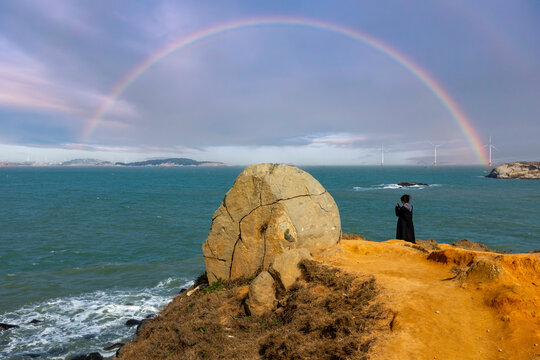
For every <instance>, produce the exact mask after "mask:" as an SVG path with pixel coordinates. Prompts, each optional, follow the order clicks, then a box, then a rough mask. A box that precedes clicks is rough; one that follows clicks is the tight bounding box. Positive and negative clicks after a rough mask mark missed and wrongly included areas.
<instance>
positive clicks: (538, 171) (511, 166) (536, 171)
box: [486, 161, 540, 180]
mask: <svg viewBox="0 0 540 360" xmlns="http://www.w3.org/2000/svg"><path fill="white" fill-rule="evenodd" d="M486 177H491V178H497V179H527V180H538V179H540V162H538V161H516V162H511V163H506V164H503V165H500V166H497V167H496V168H494V169H493V170H491V172H490V173H489V174H488V175H486Z"/></svg>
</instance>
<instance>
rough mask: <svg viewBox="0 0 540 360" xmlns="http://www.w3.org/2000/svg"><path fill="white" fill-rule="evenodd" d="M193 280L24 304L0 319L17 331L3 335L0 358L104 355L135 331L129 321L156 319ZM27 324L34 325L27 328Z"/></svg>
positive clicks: (13, 330)
mask: <svg viewBox="0 0 540 360" xmlns="http://www.w3.org/2000/svg"><path fill="white" fill-rule="evenodd" d="M192 284H193V281H186V280H185V279H177V278H168V279H166V280H163V281H161V282H160V283H158V284H157V285H156V286H154V287H152V288H143V289H132V290H129V291H120V290H112V291H94V292H90V293H85V294H81V295H77V296H70V297H64V298H57V299H50V300H46V301H42V302H39V303H35V304H30V305H25V306H23V307H21V308H19V309H17V310H15V311H12V312H8V313H5V314H1V315H0V321H1V322H4V323H9V324H16V325H19V326H20V328H17V329H11V330H9V331H4V332H2V334H1V336H0V345H1V346H0V358H2V359H20V358H27V357H28V356H30V355H31V354H34V355H38V354H39V355H40V357H41V358H47V359H65V358H66V357H67V358H69V357H72V356H75V355H78V354H83V353H90V352H94V351H98V352H100V353H101V354H102V355H104V356H112V355H114V353H115V351H116V350H112V351H109V352H106V351H104V350H103V348H104V347H105V346H107V345H110V344H113V343H116V342H125V341H127V340H129V339H130V338H131V337H132V336H133V334H134V332H135V329H134V328H129V327H127V326H125V322H126V321H127V320H128V319H143V318H145V317H147V316H149V315H152V314H156V313H157V312H158V311H159V310H160V309H161V308H162V307H164V306H165V305H166V304H168V303H169V302H170V300H171V298H172V297H173V296H174V295H175V294H176V293H178V291H179V289H180V287H189V286H191V285H192ZM32 320H38V321H39V323H36V324H30V322H31V321H32Z"/></svg>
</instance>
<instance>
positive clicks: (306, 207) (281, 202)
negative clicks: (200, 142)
mask: <svg viewBox="0 0 540 360" xmlns="http://www.w3.org/2000/svg"><path fill="white" fill-rule="evenodd" d="M340 237H341V222H340V217H339V210H338V208H337V205H336V203H335V201H334V199H333V198H332V196H331V195H330V194H329V193H328V192H327V191H326V190H325V189H324V188H323V187H322V185H321V184H320V183H319V182H318V181H317V180H315V179H314V178H313V177H312V176H311V175H310V174H308V173H307V172H305V171H303V170H300V169H298V168H296V167H293V166H288V165H281V164H259V165H253V166H250V167H248V168H246V169H245V170H244V171H243V172H242V173H241V174H240V175H239V176H238V178H237V179H236V181H235V183H234V185H233V187H232V188H231V189H230V190H229V191H228V192H227V194H226V195H225V199H224V200H223V202H222V204H221V205H220V207H219V208H218V209H217V210H216V212H215V213H214V216H213V217H212V226H211V228H210V233H209V235H208V238H207V239H206V243H205V244H203V255H204V259H205V265H206V272H207V275H208V280H209V282H210V283H212V282H214V281H216V280H217V279H219V278H221V279H224V280H227V279H236V278H241V277H245V278H249V277H251V276H253V275H255V274H257V273H258V272H260V271H262V270H267V269H268V267H269V266H270V263H271V262H272V261H273V260H274V258H275V257H276V256H277V255H279V254H281V253H283V252H284V251H286V250H290V249H297V248H305V249H308V250H309V251H311V252H318V251H320V250H324V249H327V248H328V247H330V246H332V245H334V244H336V243H337V242H338V241H339V240H340Z"/></svg>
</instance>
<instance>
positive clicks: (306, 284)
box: [117, 164, 540, 360]
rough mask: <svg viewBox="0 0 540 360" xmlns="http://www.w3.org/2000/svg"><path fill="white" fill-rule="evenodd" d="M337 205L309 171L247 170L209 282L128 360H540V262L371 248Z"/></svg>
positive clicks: (395, 244) (214, 252)
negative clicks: (342, 220) (346, 225)
mask: <svg viewBox="0 0 540 360" xmlns="http://www.w3.org/2000/svg"><path fill="white" fill-rule="evenodd" d="M323 195H324V196H323ZM321 196H323V197H322V198H321ZM334 205H335V203H334V202H333V199H332V198H331V196H330V195H329V194H328V193H327V192H326V190H324V189H323V188H322V186H320V184H319V183H318V182H317V181H316V180H315V179H313V178H312V177H311V176H310V175H309V174H307V173H304V172H303V171H301V170H298V169H295V168H291V167H285V166H283V165H270V164H264V165H258V166H256V167H251V168H248V169H246V171H244V173H242V174H241V175H240V176H239V177H238V179H237V181H236V183H235V185H234V186H233V188H232V189H231V190H230V191H229V192H228V193H227V195H226V197H225V200H224V201H223V204H222V205H221V206H220V207H219V208H218V210H217V211H216V213H215V214H214V216H213V221H212V228H211V230H210V235H209V237H208V239H207V241H206V243H205V245H204V248H203V252H204V255H205V261H206V268H207V274H208V276H204V277H201V278H199V280H198V281H197V283H196V284H195V285H194V286H193V287H192V288H191V289H189V290H187V291H182V293H181V294H180V295H178V296H177V297H176V298H174V299H173V301H172V302H171V303H170V304H169V305H168V306H167V307H166V308H165V309H164V310H163V311H162V312H161V313H160V314H159V315H158V316H157V317H156V318H154V319H151V320H148V321H147V322H146V323H145V326H144V328H142V329H141V330H140V331H138V333H137V337H136V338H135V339H134V341H133V342H131V343H128V344H126V345H125V346H124V347H122V348H121V349H120V350H119V352H118V354H117V356H118V358H119V359H135V358H136V359H143V360H144V359H161V358H167V359H203V358H206V359H293V358H294V359H375V360H378V359H381V360H382V359H396V360H398V359H400V360H401V359H417V358H418V359H420V358H421V359H458V358H459V359H501V360H502V359H518V360H521V359H523V360H531V359H536V358H539V357H540V291H539V287H540V275H539V274H540V255H539V254H536V253H531V254H516V255H514V254H512V255H510V254H499V253H494V252H491V251H489V249H487V248H486V247H485V246H483V245H481V244H477V243H474V242H470V241H467V240H462V241H459V242H456V243H454V244H453V245H448V244H438V243H436V242H435V241H434V240H429V241H422V240H419V239H418V240H417V243H416V244H410V243H406V242H404V241H401V240H388V241H386V242H382V243H378V242H372V241H366V240H365V239H364V238H363V237H362V236H361V235H356V234H343V235H342V234H341V228H340V224H339V212H338V209H337V206H335V207H334ZM305 214H309V216H305ZM336 216H337V217H336ZM336 234H337V236H336ZM208 280H210V281H208Z"/></svg>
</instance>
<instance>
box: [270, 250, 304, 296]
mask: <svg viewBox="0 0 540 360" xmlns="http://www.w3.org/2000/svg"><path fill="white" fill-rule="evenodd" d="M310 258H311V254H310V253H309V251H308V250H307V249H293V250H289V251H285V252H284V253H282V254H279V255H278V256H276V257H275V259H274V261H272V264H270V268H269V269H268V272H270V274H271V275H272V277H273V278H274V279H275V280H276V282H277V283H278V285H279V286H280V287H282V288H283V289H285V290H289V289H290V288H291V287H292V286H293V285H294V283H295V282H296V280H298V279H299V278H300V277H301V276H302V271H301V270H300V267H299V266H298V265H299V264H300V262H301V261H302V260H306V259H310Z"/></svg>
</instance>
